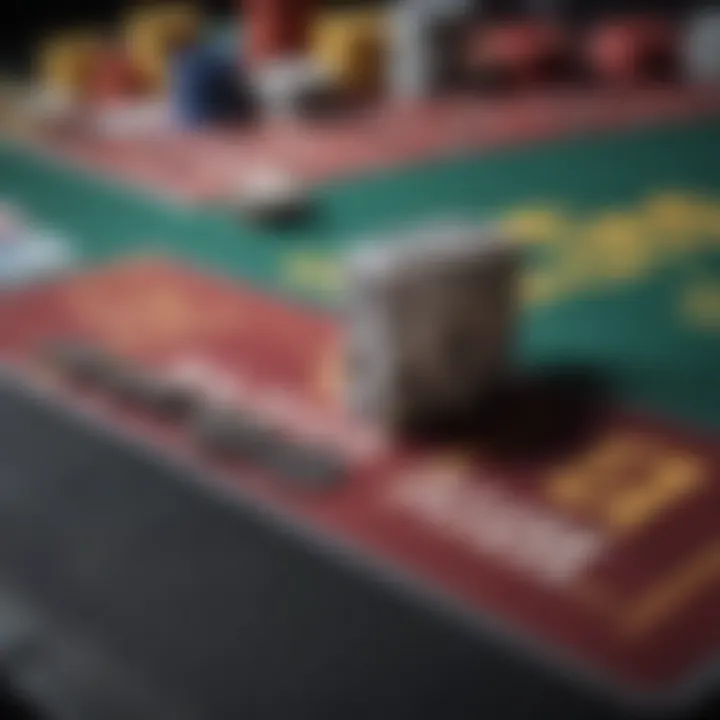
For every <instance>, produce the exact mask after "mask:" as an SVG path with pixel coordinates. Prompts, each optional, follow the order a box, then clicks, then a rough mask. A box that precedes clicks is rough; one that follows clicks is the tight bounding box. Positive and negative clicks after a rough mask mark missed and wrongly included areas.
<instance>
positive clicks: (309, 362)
mask: <svg viewBox="0 0 720 720" xmlns="http://www.w3.org/2000/svg"><path fill="white" fill-rule="evenodd" d="M68 336H83V337H87V338H91V339H93V340H95V341H96V342H98V343H100V344H102V345H104V346H106V347H108V348H112V349H113V350H115V351H116V352H118V353H121V354H123V355H125V356H127V357H131V358H134V359H135V360H137V361H139V362H142V363H145V364H147V365H149V366H153V367H155V368H158V369H160V368H164V367H165V368H167V367H170V366H172V365H173V363H176V362H177V361H178V360H185V361H188V360H192V362H195V363H196V364H197V363H200V364H204V366H205V367H208V368H211V369H213V371H214V372H216V373H217V374H218V376H223V377H224V378H226V379H228V380H229V381H230V382H231V383H234V385H233V387H234V390H233V392H234V393H235V401H236V402H237V403H238V404H239V405H243V404H247V405H249V406H250V407H252V408H253V409H254V410H256V411H258V412H264V413H270V414H273V413H274V414H275V419H276V420H277V422H279V423H280V424H283V423H284V424H285V426H286V427H287V430H288V432H289V433H295V434H298V435H300V436H302V435H305V436H307V439H308V441H310V440H312V441H313V442H320V441H322V442H323V443H326V444H329V445H335V446H336V447H337V448H338V450H339V451H342V452H344V453H345V454H346V455H347V457H348V462H349V465H350V475H349V478H348V480H347V482H346V483H345V484H343V485H342V486H339V487H337V488H334V489H332V490H329V491H326V492H321V493H315V492H309V491H306V490H301V489H298V488H292V487H288V486H287V485H283V484H282V483H279V482H277V481H276V480H277V479H274V478H271V477H268V476H266V475H264V474H263V473H262V472H260V471H257V470H256V469H254V468H252V467H247V466H243V465H242V464H240V463H237V464H235V463H231V462H228V461H226V460H223V461H220V460H218V459H215V458H212V457H209V456H207V455H205V454H203V451H202V450H201V449H200V448H197V447H195V445H194V444H193V442H192V438H191V437H190V436H189V435H188V434H187V433H186V432H185V431H184V429H183V428H181V427H175V426H172V425H168V424H163V423H161V422H159V421H157V420H155V419H153V418H151V417H150V416H145V415H143V414H141V413H138V412H136V411H134V410H132V409H128V408H126V407H122V406H119V405H115V404H113V403H112V402H111V401H109V400H107V399H104V398H102V397H96V396H94V395H92V394H88V393H87V392H80V391H78V390H76V389H73V388H72V387H69V386H66V385H63V384H62V382H59V381H58V380H57V378H54V377H53V376H52V374H50V375H48V374H47V373H46V371H45V370H43V368H42V366H41V365H38V364H37V363H36V362H34V361H33V360H32V359H31V358H32V357H33V354H34V350H35V348H37V347H38V345H39V344H41V343H42V342H43V341H45V340H47V339H48V338H51V337H68ZM340 341H341V338H340V335H339V330H338V327H337V326H336V325H335V323H334V321H333V320H332V319H331V318H330V317H328V316H325V315H322V314H320V313H317V314H316V313H314V312H310V311H308V310H305V309H300V308H297V307H294V306H291V305H287V304H284V303H282V302H281V301H280V300H277V299H274V298H272V297H269V296H265V295H263V294H260V293H258V292H256V291H254V290H250V289H246V288H245V287H243V286H241V285H238V284H235V283H232V282H230V281H227V280H224V279H219V278H215V277H210V276H206V275H202V274H200V273H198V272H195V271H194V270H192V269H191V268H188V267H184V266H181V265H178V264H174V263H170V262H168V261H165V260H160V259H152V260H150V259H147V260H132V261H127V262H124V263H122V264H119V265H116V266H112V267H109V268H106V269H103V270H99V271H94V272H91V273H88V274H83V275H79V276H77V277H75V278H71V279H67V280H64V281H60V282H58V283H56V284H53V285H48V286H45V287H43V288H41V289H32V290H27V291H20V292H18V293H16V294H14V295H11V296H8V297H6V298H5V299H3V301H2V303H0V357H2V359H4V360H5V361H7V363H9V364H10V365H11V366H12V367H14V368H16V369H19V371H20V372H22V373H24V374H25V375H26V376H27V377H29V378H30V379H31V381H33V382H36V383H38V384H39V385H40V386H44V387H46V388H47V389H48V390H49V391H50V392H52V393H59V396H60V397H61V398H62V399H64V401H66V402H68V403H70V404H74V405H77V406H83V407H85V408H86V409H90V410H91V411H92V412H97V413H100V414H102V415H103V416H104V417H105V418H107V419H108V420H109V421H110V423H111V424H114V425H115V426H117V427H118V428H119V429H120V428H122V429H124V430H125V431H131V432H133V433H136V434H137V435H138V436H140V437H142V438H144V439H148V438H150V439H151V442H152V443H154V444H156V445H157V447H158V448H159V449H160V450H161V451H162V452H163V453H169V454H173V455H175V456H178V457H182V458H186V459H187V460H188V461H190V462H193V463H200V464H201V465H202V466H203V467H204V468H206V469H207V471H208V472H207V475H208V477H212V478H216V480H217V482H219V483H222V484H223V485H225V486H226V487H227V488H229V489H231V490H232V491H235V492H238V493H239V494H241V495H242V496H243V497H245V498H251V499H253V500H254V501H257V502H259V503H260V504H262V505H264V506H267V507H269V508H271V509H274V510H276V511H279V512H280V513H281V514H282V515H283V516H286V517H290V518H294V519H296V520H297V521H299V522H300V523H301V524H304V525H306V526H311V527H312V528H314V529H315V530H316V531H317V533H318V535H319V536H320V537H322V538H325V539H327V541H328V542H329V543H333V542H334V543H336V544H339V545H341V546H343V547H347V548H350V549H351V550H353V551H357V552H358V553H359V554H360V555H361V556H363V557H365V558H370V559H371V560H374V561H377V562H378V564H379V565H382V566H383V567H386V568H388V567H389V568H392V569H394V570H395V571H396V573H397V574H398V576H399V577H403V578H406V579H410V580H411V581H412V582H417V583H418V586H419V587H424V588H426V589H429V590H430V591H431V592H433V593H436V594H437V596H438V598H443V599H449V600H450V601H451V603H454V604H456V605H457V607H458V608H460V609H463V610H465V611H468V612H469V614H470V615H471V616H477V617H478V618H479V619H480V620H490V621H492V622H494V623H496V624H497V625H498V626H499V627H501V628H503V629H506V630H508V631H509V633H510V634H511V635H514V636H517V637H519V638H521V639H530V640H531V641H532V642H533V643H534V644H535V645H536V646H537V647H539V648H540V649H545V650H548V651H549V652H550V653H551V654H554V655H557V656H558V657H560V658H563V657H564V658H567V659H570V660H572V664H573V665H574V666H578V667H583V668H586V669H589V670H591V671H593V672H595V673H597V674H598V676H602V677H605V678H607V679H610V680H612V681H614V682H616V683H617V684H618V685H620V686H623V687H628V688H631V689H635V690H638V691H649V692H653V691H660V690H663V689H666V688H667V687H669V686H671V685H674V684H677V683H680V682H681V681H683V680H685V679H687V678H688V677H689V676H691V675H693V674H694V673H695V672H696V671H699V670H700V669H701V668H704V667H705V666H707V665H708V664H709V663H711V662H712V661H713V660H714V656H715V654H716V652H717V649H718V647H719V646H720V622H718V607H719V606H720V537H719V536H718V531H717V511H718V508H720V452H718V449H717V448H716V447H713V446H711V444H710V443H709V442H708V441H707V440H703V439H701V438H699V437H693V436H691V435H690V434H689V433H685V432H682V431H679V430H677V429H673V428H669V427H663V426H661V425H660V424H659V423H657V422H655V421H654V420H653V419H651V418H638V417H635V416H632V415H630V414H629V413H625V412H623V411H622V410H620V409H618V410H617V411H616V412H613V413H612V414H611V417H610V419H609V420H608V421H607V426H606V427H604V428H602V429H601V430H600V434H599V437H598V439H596V443H603V442H605V443H606V444H607V443H609V445H608V447H615V448H617V446H623V443H625V444H627V443H631V444H634V446H636V447H641V448H644V450H643V452H645V450H646V451H647V453H646V454H647V458H646V461H647V463H646V464H645V465H641V466H638V469H637V473H633V472H628V471H627V470H628V469H627V467H626V466H622V467H623V468H624V470H623V471H624V472H625V474H626V476H623V475H622V473H620V472H618V475H617V477H613V478H611V480H612V482H605V480H604V479H603V478H600V480H598V478H597V477H595V479H594V480H593V478H592V477H591V474H588V473H590V471H587V467H586V466H587V463H585V464H583V462H582V460H579V459H578V458H570V459H566V460H563V461H561V464H559V465H550V464H547V463H535V464H530V463H526V464H524V465H523V466H522V467H520V466H513V467H512V468H511V467H508V466H498V465H497V464H496V463H495V464H494V463H491V462H489V461H488V460H483V459H482V458H481V457H479V456H473V455H471V454H470V453H469V452H467V451H461V450H458V451H457V452H453V453H452V454H451V455H448V454H447V453H443V454H438V452H436V451H432V452H431V451H429V450H427V449H423V448H409V447H398V446H395V445H390V444H387V443H384V442H383V441H382V439H381V438H379V437H377V436H376V434H375V432H374V431H373V429H372V428H364V427H360V426H359V425H358V424H357V423H356V421H354V420H353V419H351V418H348V417H347V416H346V415H345V414H344V412H343V411H342V408H341V406H340V404H339V403H338V393H337V389H338V381H339V377H338V374H337V365H336V360H337V357H338V352H339V346H340ZM549 411H550V410H549ZM613 443H615V445H613ZM584 452H585V453H587V451H584ZM643 452H640V453H636V454H635V456H633V457H635V459H636V460H637V458H638V457H640V459H641V460H642V458H643ZM603 458H604V460H603V461H602V462H605V463H606V464H605V465H603V464H602V462H600V464H599V465H597V467H599V468H600V472H602V470H603V468H605V470H606V471H609V470H608V468H610V469H612V468H613V467H614V466H613V465H612V452H611V451H609V450H608V451H607V452H606V453H605V455H603ZM608 458H610V459H608ZM648 463H649V464H648ZM579 467H586V471H587V472H586V475H585V476H582V477H581V478H580V480H581V481H580V482H579V484H578V482H576V481H575V480H573V476H572V473H573V472H574V473H576V474H577V472H578V468H579ZM597 467H596V470H595V472H596V475H597V472H598V471H597ZM647 468H651V470H652V472H650V473H649V474H648V469H647ZM631 469H632V467H631ZM645 475H647V476H648V478H649V479H648V478H646V479H648V482H644V480H643V478H644V477H645ZM568 477H569V478H570V479H569V480H567V478H568ZM563 478H565V480H563ZM583 478H584V479H583ZM638 478H640V480H638ZM593 482H598V483H599V485H598V487H600V486H602V487H605V486H608V487H610V486H612V488H614V489H611V490H609V491H607V490H604V491H603V492H600V493H598V494H597V498H598V502H600V504H601V506H602V509H603V510H608V508H610V509H612V508H614V509H615V511H617V512H616V515H614V516H612V515H608V514H607V513H605V514H604V513H602V512H596V510H598V508H596V507H595V506H594V505H593V504H592V503H590V504H587V505H586V506H582V508H581V504H580V505H579V504H577V503H576V504H573V502H574V500H573V497H574V496H573V493H577V492H580V493H581V494H582V492H584V490H585V489H587V488H589V487H592V483H593ZM603 483H605V485H603ZM643 483H644V484H643ZM625 485H629V486H630V487H631V488H636V489H637V488H639V490H643V488H644V489H645V490H646V491H647V490H648V488H654V491H657V490H658V488H660V489H662V488H665V490H668V489H669V492H670V495H671V496H672V497H674V501H673V502H672V503H669V504H666V505H664V506H661V508H660V509H659V510H656V511H655V512H652V513H650V514H649V515H647V517H646V519H645V521H643V522H640V521H638V520H637V518H642V517H645V516H644V515H643V508H645V507H646V505H647V502H649V500H648V498H649V495H648V492H644V493H643V492H640V491H638V492H636V493H634V494H633V493H632V492H630V493H626V494H625V495H624V496H623V497H624V498H625V502H624V503H623V504H621V505H617V506H611V505H608V504H606V503H604V500H603V497H605V495H603V493H606V494H607V492H610V493H613V492H614V493H616V494H615V495H613V497H617V492H618V488H620V489H621V490H622V488H623V487H624V486H625ZM676 491H677V492H676ZM568 492H569V493H570V500H571V501H572V502H570V501H568V502H566V501H565V500H567V498H565V500H562V497H564V495H563V493H566V494H567V493H568ZM673 493H674V494H673ZM558 497H561V501H558V500H557V498H558ZM652 497H657V492H655V495H653V496H652ZM651 499H652V498H651ZM488 508H490V510H491V513H492V515H491V514H489V511H488ZM498 518H499V520H498ZM518 518H520V521H519V522H518ZM628 518H629V521H628ZM610 520H612V522H611V521H610ZM498 522H499V523H500V524H497V525H496V526H494V527H495V531H496V534H495V535H494V536H492V534H490V535H488V534H487V528H488V527H489V526H491V525H493V523H498ZM523 523H524V524H523ZM461 525H462V527H461ZM529 525H532V527H533V528H534V529H533V532H534V533H536V535H534V536H533V538H535V537H537V538H539V539H540V540H542V538H543V537H550V538H554V539H555V541H557V540H558V538H559V539H562V538H563V537H567V538H569V540H568V541H569V542H570V541H573V542H574V540H573V538H578V537H581V538H585V539H587V538H588V537H591V538H592V539H593V543H594V544H593V545H592V546H593V548H595V549H594V551H593V553H592V554H590V555H588V556H587V557H588V559H587V560H584V561H578V562H577V563H576V564H575V565H572V566H571V567H572V570H571V571H563V572H560V573H559V574H556V575H553V573H552V572H551V570H545V569H543V568H544V566H545V565H547V567H548V568H550V569H552V568H553V567H557V565H556V564H554V563H556V560H557V558H553V557H549V556H548V557H546V556H545V555H543V554H542V552H541V551H539V550H537V548H536V550H535V551H536V552H538V553H540V554H538V555H537V567H532V564H531V563H528V562H527V557H528V555H527V554H528V553H529V552H530V553H532V552H534V551H533V549H532V548H528V544H532V543H534V542H535V540H534V539H533V538H530V539H527V538H526V541H525V545H523V540H522V538H520V539H518V537H519V536H521V535H522V533H523V532H525V531H524V530H523V529H522V528H523V527H528V526H529ZM468 528H470V530H468ZM475 531H477V532H476V533H475ZM503 532H504V533H505V535H504V536H503ZM528 532H529V531H528ZM474 533H475V534H474ZM483 533H486V534H485V535H484V536H483ZM498 533H499V534H498ZM508 533H509V534H510V536H511V537H510V539H508ZM543 533H544V534H543ZM513 534H514V535H515V536H516V537H512V536H513ZM538 542H539V544H540V545H541V544H542V542H540V541H538ZM516 547H517V548H519V549H518V550H517V551H516V550H515V549H514V548H516ZM547 547H548V554H550V555H551V554H552V546H551V545H550V544H548V545H547ZM561 551H562V548H560V547H559V546H558V547H557V552H561ZM518 558H519V559H518Z"/></svg>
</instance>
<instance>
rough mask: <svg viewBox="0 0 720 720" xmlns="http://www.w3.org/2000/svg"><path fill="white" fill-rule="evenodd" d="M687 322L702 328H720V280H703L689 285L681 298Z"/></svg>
mask: <svg viewBox="0 0 720 720" xmlns="http://www.w3.org/2000/svg"><path fill="white" fill-rule="evenodd" d="M680 316H681V318H682V319H683V321H684V323H685V324H688V325H690V326H691V327H694V328H699V329H701V330H708V331H717V330H720V281H701V282H699V283H696V284H692V285H691V286H690V287H687V288H686V289H685V290H684V292H683V294H682V296H681V298H680Z"/></svg>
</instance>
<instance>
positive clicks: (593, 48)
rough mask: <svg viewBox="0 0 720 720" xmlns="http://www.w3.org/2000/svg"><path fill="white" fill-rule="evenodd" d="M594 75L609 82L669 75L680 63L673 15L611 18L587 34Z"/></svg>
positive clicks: (620, 83) (624, 83)
mask: <svg viewBox="0 0 720 720" xmlns="http://www.w3.org/2000/svg"><path fill="white" fill-rule="evenodd" d="M585 53H586V58H585V59H586V63H587V65H588V68H589V70H590V74H591V76H592V77H593V78H594V79H595V80H596V81H598V82H600V83H602V84H604V85H609V86H633V85H637V84H641V83H644V82H647V81H649V80H657V79H667V78H668V77H670V76H671V75H672V74H673V72H674V70H675V65H676V60H677V58H676V54H677V35H676V31H675V28H674V27H673V25H672V23H671V22H670V20H669V19H667V18H663V17H661V16H653V15H638V16H621V17H616V18H609V19H607V20H604V21H602V22H600V23H599V24H598V25H597V26H595V27H594V28H593V29H592V30H591V31H590V33H589V35H588V37H587V38H586V44H585Z"/></svg>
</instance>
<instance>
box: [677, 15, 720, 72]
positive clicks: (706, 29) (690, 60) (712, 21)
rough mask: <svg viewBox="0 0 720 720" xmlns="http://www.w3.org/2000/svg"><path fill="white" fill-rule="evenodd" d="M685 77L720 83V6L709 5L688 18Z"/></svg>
mask: <svg viewBox="0 0 720 720" xmlns="http://www.w3.org/2000/svg"><path fill="white" fill-rule="evenodd" d="M681 52H682V62H683V69H684V74H685V76H686V77H687V78H688V79H689V80H691V81H692V82H699V83H718V82H720V8H707V9H704V10H701V11H699V12H697V13H696V14H695V15H694V16H693V17H691V18H690V19H689V20H688V23H687V25H686V27H685V31H684V33H683V38H682V49H681Z"/></svg>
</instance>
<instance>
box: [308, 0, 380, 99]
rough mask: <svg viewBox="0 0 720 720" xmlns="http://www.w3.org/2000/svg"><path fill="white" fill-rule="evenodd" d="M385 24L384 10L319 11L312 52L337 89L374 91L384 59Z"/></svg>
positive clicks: (313, 35)
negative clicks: (321, 12) (320, 12)
mask: <svg viewBox="0 0 720 720" xmlns="http://www.w3.org/2000/svg"><path fill="white" fill-rule="evenodd" d="M387 24H388V20H387V13H386V12H384V11H369V10H345V11H333V12H327V13H323V14H322V15H320V16H319V17H318V18H317V20H316V21H315V23H314V25H313V28H312V35H311V52H312V55H313V57H314V58H315V59H316V60H317V61H318V63H320V64H321V65H322V66H323V67H325V68H326V70H327V72H328V73H329V75H330V77H331V78H332V81H333V83H334V84H335V85H337V87H339V88H340V89H342V90H345V91H347V92H349V93H351V94H364V93H366V92H373V91H377V90H379V89H380V86H381V81H382V71H383V64H384V62H385V55H386V44H387V32H388V27H387Z"/></svg>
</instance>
